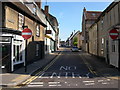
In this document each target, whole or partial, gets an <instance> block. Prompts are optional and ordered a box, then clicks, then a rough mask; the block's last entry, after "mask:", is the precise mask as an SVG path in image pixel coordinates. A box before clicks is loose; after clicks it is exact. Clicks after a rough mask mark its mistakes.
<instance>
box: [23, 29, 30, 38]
mask: <svg viewBox="0 0 120 90" xmlns="http://www.w3.org/2000/svg"><path fill="white" fill-rule="evenodd" d="M31 36H32V31H31V30H30V29H29V28H25V29H24V30H23V31H22V37H23V38H24V39H29V38H30V37H31Z"/></svg>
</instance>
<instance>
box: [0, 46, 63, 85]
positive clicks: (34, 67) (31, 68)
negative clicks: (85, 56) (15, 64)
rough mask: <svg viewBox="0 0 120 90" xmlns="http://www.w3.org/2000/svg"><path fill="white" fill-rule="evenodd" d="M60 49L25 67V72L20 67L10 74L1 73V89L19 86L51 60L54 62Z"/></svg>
mask: <svg viewBox="0 0 120 90" xmlns="http://www.w3.org/2000/svg"><path fill="white" fill-rule="evenodd" d="M61 50H62V48H60V49H59V51H56V52H53V53H50V54H47V55H46V56H45V58H44V59H41V60H38V61H36V62H34V63H32V64H29V65H28V66H27V72H25V68H24V67H21V68H19V69H18V70H16V71H14V72H12V73H2V74H0V79H1V80H0V81H1V82H0V86H1V87H14V86H16V85H19V84H20V83H22V82H23V81H25V80H27V79H28V78H30V77H31V76H32V75H33V74H34V73H35V72H36V71H38V70H40V69H42V68H44V67H45V66H46V65H47V64H49V63H50V62H51V61H52V60H54V59H55V58H56V57H57V56H58V55H59V54H60V52H61Z"/></svg>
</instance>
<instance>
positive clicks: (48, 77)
mask: <svg viewBox="0 0 120 90" xmlns="http://www.w3.org/2000/svg"><path fill="white" fill-rule="evenodd" d="M39 78H49V77H39Z"/></svg>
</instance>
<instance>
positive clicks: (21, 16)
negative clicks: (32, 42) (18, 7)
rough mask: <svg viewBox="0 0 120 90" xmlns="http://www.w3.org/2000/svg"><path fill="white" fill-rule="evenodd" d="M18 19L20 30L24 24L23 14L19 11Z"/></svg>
mask: <svg viewBox="0 0 120 90" xmlns="http://www.w3.org/2000/svg"><path fill="white" fill-rule="evenodd" d="M18 19H19V22H18V23H19V24H18V30H20V31H22V30H23V27H22V26H23V24H24V16H23V15H22V14H21V13H19V17H18Z"/></svg>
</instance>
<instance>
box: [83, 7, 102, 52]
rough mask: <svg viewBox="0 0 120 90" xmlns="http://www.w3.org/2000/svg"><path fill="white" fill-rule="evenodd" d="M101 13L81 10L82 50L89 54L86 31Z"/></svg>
mask: <svg viewBox="0 0 120 90" xmlns="http://www.w3.org/2000/svg"><path fill="white" fill-rule="evenodd" d="M100 14H101V12H99V11H86V8H84V9H83V17H82V36H83V41H82V43H83V44H82V50H83V51H86V52H89V43H88V40H89V35H88V29H89V27H90V26H91V25H92V24H93V23H94V22H95V21H96V19H97V18H98V17H99V15H100Z"/></svg>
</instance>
